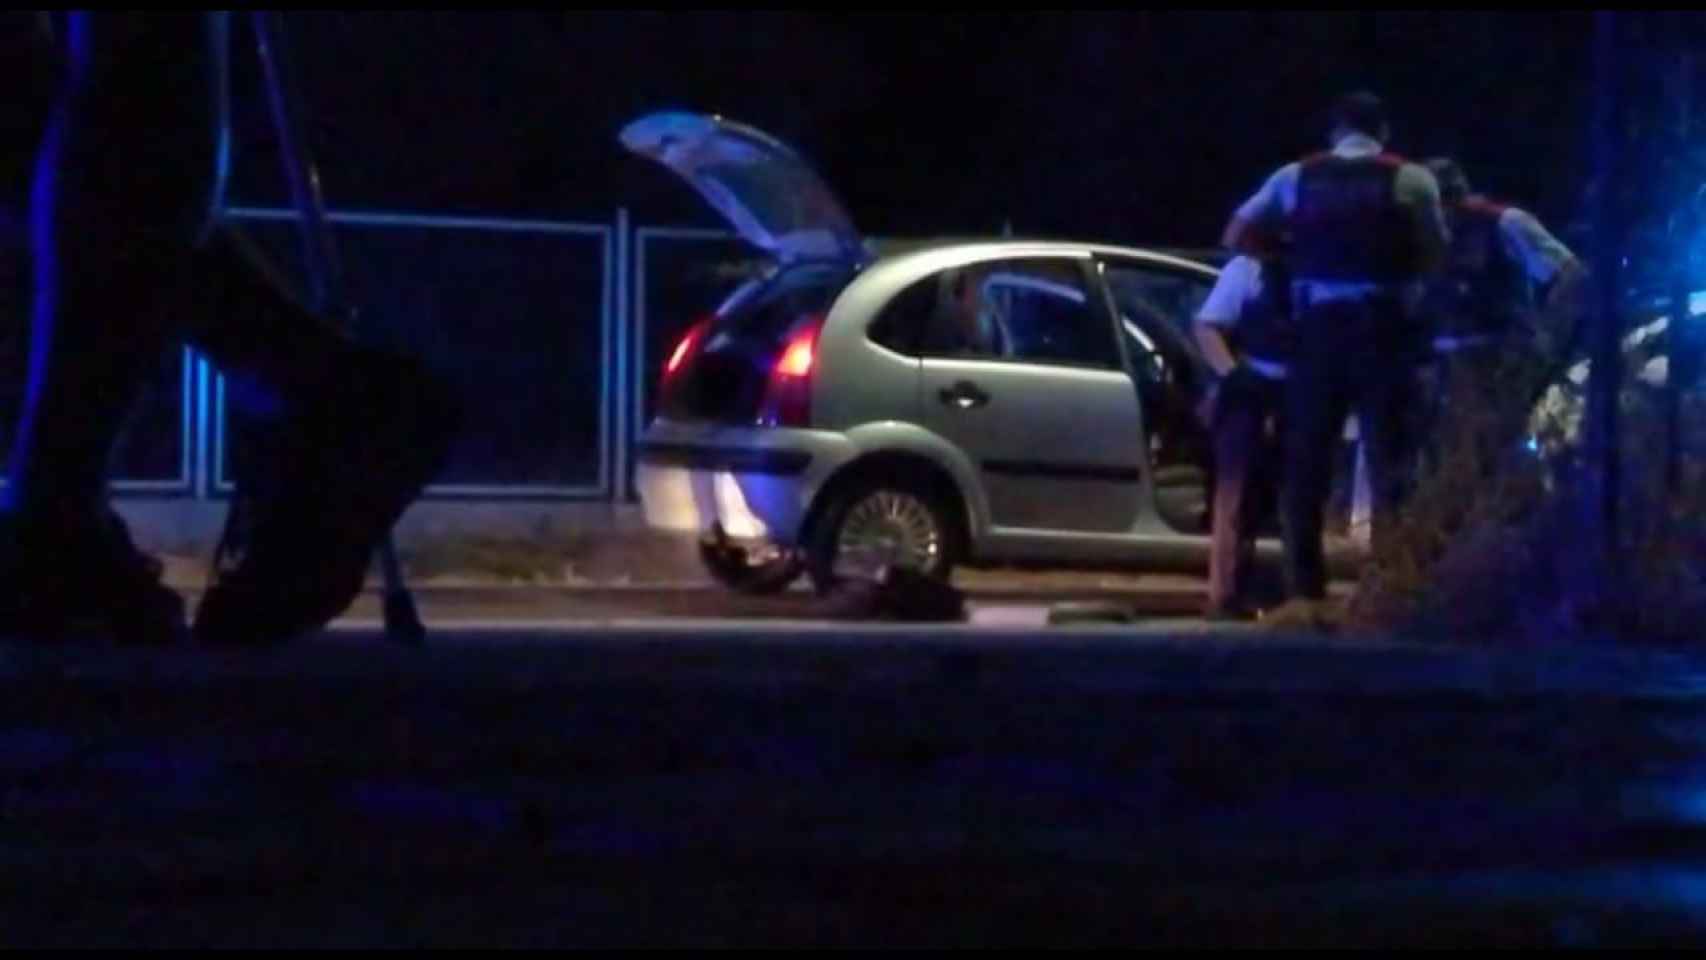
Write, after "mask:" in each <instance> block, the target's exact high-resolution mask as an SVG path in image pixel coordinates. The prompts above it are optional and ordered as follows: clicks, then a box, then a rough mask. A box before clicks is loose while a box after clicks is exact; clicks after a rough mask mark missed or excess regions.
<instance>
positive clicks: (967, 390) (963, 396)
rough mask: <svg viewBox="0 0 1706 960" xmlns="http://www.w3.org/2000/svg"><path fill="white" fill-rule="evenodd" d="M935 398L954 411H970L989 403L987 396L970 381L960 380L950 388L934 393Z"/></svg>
mask: <svg viewBox="0 0 1706 960" xmlns="http://www.w3.org/2000/svg"><path fill="white" fill-rule="evenodd" d="M936 396H937V397H938V398H939V399H940V400H941V401H942V403H943V405H945V406H949V407H953V408H955V409H956V410H970V409H972V408H973V407H981V406H985V405H987V404H988V403H989V394H987V393H984V392H983V390H982V389H980V388H979V387H978V385H977V384H975V383H972V382H971V381H970V380H961V381H960V382H958V383H956V384H954V385H953V386H951V387H943V388H942V389H940V390H938V391H936Z"/></svg>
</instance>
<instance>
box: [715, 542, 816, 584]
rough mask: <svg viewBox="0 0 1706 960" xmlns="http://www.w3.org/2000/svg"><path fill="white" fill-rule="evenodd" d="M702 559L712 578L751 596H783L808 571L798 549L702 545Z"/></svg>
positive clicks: (717, 544) (716, 544) (718, 544)
mask: <svg viewBox="0 0 1706 960" xmlns="http://www.w3.org/2000/svg"><path fill="white" fill-rule="evenodd" d="M699 560H700V562H701V563H703V564H704V565H705V571H706V572H707V573H709V574H710V575H711V579H713V580H715V581H717V582H718V583H720V584H722V585H723V586H725V587H727V588H729V589H730V590H733V591H734V592H736V593H743V594H746V595H748V596H769V595H771V594H776V593H781V592H782V591H784V590H786V589H788V588H789V587H790V586H792V585H793V583H794V581H795V580H798V579H799V577H800V574H801V573H802V572H803V571H804V570H805V560H804V559H803V558H802V557H801V556H800V552H799V551H798V550H787V549H783V548H780V547H746V546H738V545H735V544H731V543H717V542H702V543H700V544H699Z"/></svg>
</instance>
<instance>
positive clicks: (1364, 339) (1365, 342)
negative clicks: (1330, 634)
mask: <svg viewBox="0 0 1706 960" xmlns="http://www.w3.org/2000/svg"><path fill="white" fill-rule="evenodd" d="M1299 324H1300V333H1301V340H1300V344H1299V348H1298V352H1297V356H1296V357H1295V359H1294V360H1293V363H1292V365H1291V376H1290V377H1289V378H1288V379H1287V381H1286V434H1285V451H1286V466H1285V471H1286V483H1285V485H1284V488H1283V492H1282V494H1281V502H1282V504H1283V508H1284V520H1285V556H1286V580H1287V589H1288V590H1289V591H1290V593H1291V595H1292V596H1294V597H1304V598H1310V599H1320V598H1323V597H1325V596H1326V586H1327V577H1326V559H1325V551H1324V549H1323V546H1322V539H1321V528H1322V518H1323V514H1324V512H1325V509H1326V503H1327V498H1328V495H1329V494H1330V492H1331V489H1332V479H1333V464H1334V452H1335V451H1336V450H1337V449H1338V442H1339V437H1340V434H1341V432H1342V431H1343V430H1344V424H1345V418H1346V416H1347V415H1349V414H1350V413H1351V412H1352V411H1354V412H1355V413H1356V414H1357V417H1358V421H1359V424H1360V426H1359V429H1360V430H1361V431H1363V436H1365V437H1366V440H1365V443H1366V445H1367V446H1366V449H1367V451H1368V467H1369V475H1370V483H1371V486H1372V493H1373V497H1374V536H1375V537H1376V538H1377V541H1378V539H1379V538H1380V537H1381V536H1382V535H1383V531H1384V530H1385V529H1386V528H1387V526H1388V525H1389V523H1390V522H1391V517H1392V515H1393V513H1394V512H1395V511H1396V510H1397V509H1398V507H1399V506H1400V504H1401V503H1402V502H1403V499H1404V495H1405V493H1406V492H1407V490H1408V487H1409V484H1410V482H1411V480H1412V477H1413V473H1414V454H1415V436H1414V425H1415V419H1416V418H1415V410H1414V404H1415V402H1416V399H1417V390H1416V360H1417V357H1418V349H1417V337H1416V332H1415V330H1414V329H1413V327H1412V325H1411V324H1410V323H1409V322H1408V318H1407V316H1406V314H1405V311H1404V309H1403V307H1402V305H1401V304H1400V303H1399V301H1398V300H1396V299H1395V298H1386V297H1379V298H1370V299H1364V300H1330V301H1326V302H1320V303H1314V304H1308V305H1305V306H1304V307H1303V309H1302V310H1301V311H1300V316H1299Z"/></svg>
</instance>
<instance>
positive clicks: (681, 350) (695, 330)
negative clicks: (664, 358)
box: [663, 320, 711, 377]
mask: <svg viewBox="0 0 1706 960" xmlns="http://www.w3.org/2000/svg"><path fill="white" fill-rule="evenodd" d="M710 322H711V321H710V320H701V321H699V322H698V323H695V324H694V325H693V326H692V327H691V328H690V329H688V331H687V335H686V336H684V337H682V338H681V342H680V343H678V344H676V345H675V349H674V350H673V351H671V352H670V354H669V360H668V362H666V363H665V364H664V365H663V375H664V376H666V377H667V376H670V375H671V374H673V373H675V371H677V370H679V369H681V364H682V363H683V362H684V361H686V359H687V356H688V354H690V353H692V352H693V347H694V345H695V344H696V343H698V341H699V337H700V335H701V334H703V333H704V332H705V327H706V326H708V325H709V324H710Z"/></svg>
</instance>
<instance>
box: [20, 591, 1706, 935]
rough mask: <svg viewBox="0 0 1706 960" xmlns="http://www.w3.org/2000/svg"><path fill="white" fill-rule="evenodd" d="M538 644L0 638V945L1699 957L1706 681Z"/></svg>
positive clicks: (1109, 634) (818, 643)
mask: <svg viewBox="0 0 1706 960" xmlns="http://www.w3.org/2000/svg"><path fill="white" fill-rule="evenodd" d="M548 619H550V618H542V622H541V623H539V624H535V625H533V626H523V627H520V628H516V627H513V626H504V625H499V624H493V625H490V626H487V627H479V626H463V627H460V628H453V629H441V630H440V631H439V632H438V633H437V634H436V635H435V638H434V644H433V645H432V646H430V647H429V648H427V649H424V650H404V649H399V648H394V647H390V646H387V645H385V644H384V643H383V642H382V640H381V639H380V638H379V637H378V636H377V635H375V634H373V633H372V632H370V631H363V630H360V629H346V630H341V631H337V632H335V633H333V634H332V635H330V636H328V637H326V638H323V639H321V640H318V641H314V642H311V643H305V644H302V645H299V646H297V647H294V648H290V649H286V650H280V651H275V652H271V653H250V654H224V655H211V654H205V653H197V652H194V651H171V652H137V651H115V650H91V649H83V650H43V649H38V648H29V647H23V646H16V645H14V646H9V647H3V648H0V686H3V688H4V689H3V690H0V694H3V695H0V824H3V829H0V858H3V860H4V870H0V942H3V943H4V944H5V945H8V946H31V945H97V946H98V945H111V946H205V945H217V946H358V947H359V946H384V945H396V946H410V945H433V946H483V945H512V946H513V945H521V946H551V945H567V946H580V945H594V946H597V945H639V946H644V945H665V946H670V945H674V946H680V945H693V946H719V945H721V946H729V945H777V946H780V945H808V946H810V945H866V946H872V945H875V946H882V945H920V946H955V945H971V946H985V945H1012V944H1017V945H1027V944H1037V945H1068V946H1080V945H1094V944H1115V945H1118V944H1166V943H1186V944H1209V943H1231V944H1238V943H1287V944H1305V943H1317V944H1319V943H1325V944H1337V945H1373V944H1382V943H1386V944H1390V943H1397V944H1417V943H1444V944H1461V943H1500V944H1542V945H1544V944H1569V943H1581V944H1596V945H1598V944H1610V943H1659V944H1674V943H1683V942H1686V943H1699V942H1703V933H1706V700H1702V699H1701V694H1702V691H1706V669H1703V668H1706V658H1701V657H1696V656H1692V655H1680V654H1673V655H1661V654H1636V653H1613V652H1608V651H1592V650H1586V651H1584V650H1570V651H1551V652H1542V651H1517V652H1510V653H1504V654H1498V655H1493V654H1486V653H1480V652H1475V651H1451V650H1441V649H1428V648H1415V647H1404V648H1400V647H1392V646H1386V645H1380V644H1371V643H1367V642H1352V641H1335V642H1324V641H1320V640H1314V639H1307V638H1298V639H1288V638H1282V637H1276V636H1273V635H1269V634H1261V633H1252V632H1250V631H1245V632H1243V633H1240V634H1234V635H1213V636H1211V635H1204V634H1200V633H1199V634H1196V635H1183V634H1177V633H1175V632H1172V631H1163V630H1161V629H1160V624H1158V623H1157V624H1151V625H1150V627H1144V628H1139V629H1135V630H1125V631H1119V630H1113V629H1108V628H1075V629H1072V630H1056V631H1039V630H1034V629H1026V628H1024V627H1022V626H1011V627H1006V628H997V629H978V628H966V627H953V628H925V627H869V628H857V629H853V628H847V629H836V630H829V629H825V628H824V627H823V626H822V625H798V624H788V623H786V622H777V621H770V622H768V623H761V622H759V621H757V620H753V621H748V622H741V623H732V624H731V623H718V622H717V621H714V620H678V621H674V622H671V623H667V624H665V623H648V622H645V620H646V618H645V617H640V618H634V619H629V620H627V621H625V625H619V626H612V625H610V624H606V623H598V622H593V621H583V622H581V623H580V624H579V625H575V624H567V625H560V626H557V627H550V628H548V627H547V626H546V624H545V623H544V622H543V621H544V620H548ZM618 619H620V618H618ZM464 622H465V623H466V621H464Z"/></svg>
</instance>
